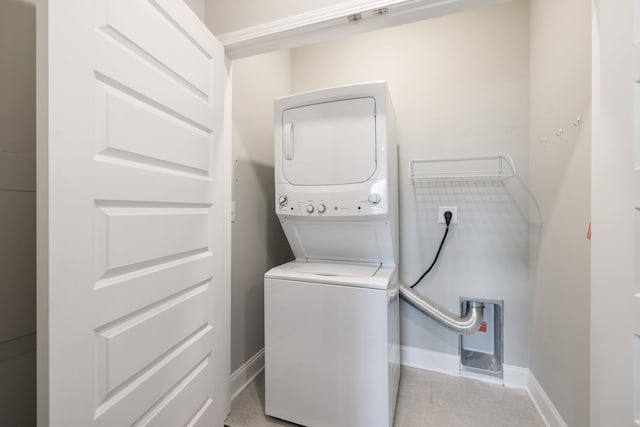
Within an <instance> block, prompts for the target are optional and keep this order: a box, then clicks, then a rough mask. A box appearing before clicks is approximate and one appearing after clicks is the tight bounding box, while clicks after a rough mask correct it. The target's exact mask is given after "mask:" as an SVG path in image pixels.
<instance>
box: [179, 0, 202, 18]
mask: <svg viewBox="0 0 640 427" xmlns="http://www.w3.org/2000/svg"><path fill="white" fill-rule="evenodd" d="M184 2H185V3H186V4H187V6H189V7H190V8H191V10H193V12H194V13H195V14H196V15H197V16H198V18H200V20H201V21H202V22H205V19H206V18H207V13H206V0H184Z"/></svg>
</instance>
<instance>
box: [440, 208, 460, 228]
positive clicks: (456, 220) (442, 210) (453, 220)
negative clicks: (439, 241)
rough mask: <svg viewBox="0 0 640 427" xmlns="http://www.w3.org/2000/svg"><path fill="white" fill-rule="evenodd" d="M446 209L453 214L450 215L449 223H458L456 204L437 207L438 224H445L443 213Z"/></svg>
mask: <svg viewBox="0 0 640 427" xmlns="http://www.w3.org/2000/svg"><path fill="white" fill-rule="evenodd" d="M446 211H450V212H451V213H452V214H453V215H451V224H457V223H458V208H457V207H456V206H440V207H438V224H445V221H444V213H445V212H446Z"/></svg>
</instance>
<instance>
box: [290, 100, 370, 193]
mask: <svg viewBox="0 0 640 427" xmlns="http://www.w3.org/2000/svg"><path fill="white" fill-rule="evenodd" d="M375 128H376V118H375V100H374V99H373V98H370V97H367V98H357V99H345V100H340V101H333V102H325V103H321V104H314V105H307V106H303V107H297V108H291V109H288V110H285V111H284V112H283V114H282V141H281V143H282V153H283V158H282V159H281V161H282V162H283V172H284V176H285V178H286V179H287V181H288V182H289V183H291V184H294V185H336V184H355V183H359V182H365V181H367V180H368V179H369V178H370V177H371V176H372V175H373V174H374V173H375V171H376V129H375Z"/></svg>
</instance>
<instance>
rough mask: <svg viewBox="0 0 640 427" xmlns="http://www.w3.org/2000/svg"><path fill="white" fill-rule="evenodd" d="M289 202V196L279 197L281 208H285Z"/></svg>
mask: <svg viewBox="0 0 640 427" xmlns="http://www.w3.org/2000/svg"><path fill="white" fill-rule="evenodd" d="M288 201H289V198H288V197H287V195H286V194H281V195H280V196H279V197H278V204H279V205H280V206H284V205H286V204H287V202H288Z"/></svg>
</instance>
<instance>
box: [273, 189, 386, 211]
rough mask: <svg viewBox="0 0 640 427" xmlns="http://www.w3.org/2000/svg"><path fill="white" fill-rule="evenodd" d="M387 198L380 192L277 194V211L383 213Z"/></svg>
mask: <svg viewBox="0 0 640 427" xmlns="http://www.w3.org/2000/svg"><path fill="white" fill-rule="evenodd" d="M387 206H388V204H387V200H386V197H384V195H383V194H380V193H378V192H367V193H361V192H357V193H356V194H354V193H337V194H318V195H314V194H286V193H281V194H277V195H276V213H277V214H279V215H292V216H320V217H322V216H326V217H343V216H357V215H371V214H375V215H377V214H383V213H385V212H386V210H387Z"/></svg>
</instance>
